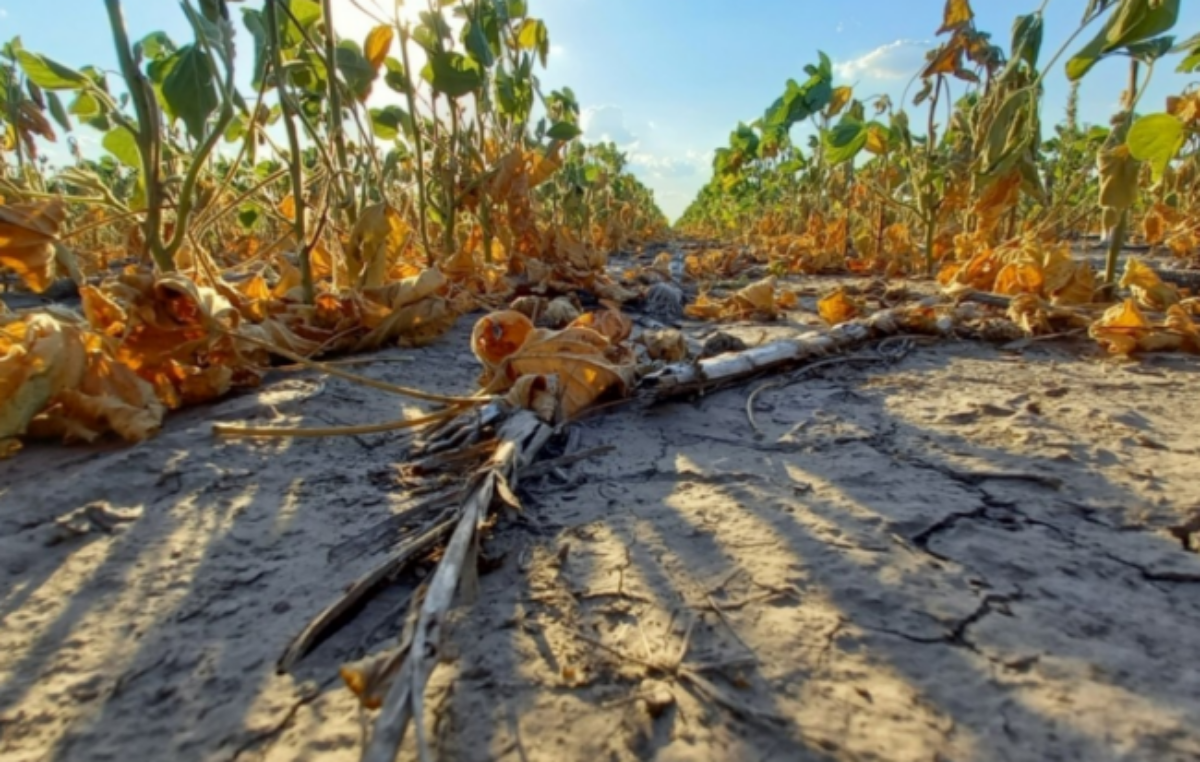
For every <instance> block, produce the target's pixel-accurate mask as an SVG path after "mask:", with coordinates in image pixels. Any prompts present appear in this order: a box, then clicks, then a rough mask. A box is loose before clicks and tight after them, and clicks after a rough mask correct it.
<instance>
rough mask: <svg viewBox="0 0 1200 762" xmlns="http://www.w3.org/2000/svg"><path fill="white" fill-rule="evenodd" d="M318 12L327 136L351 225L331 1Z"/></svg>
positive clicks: (351, 198) (350, 187)
mask: <svg viewBox="0 0 1200 762" xmlns="http://www.w3.org/2000/svg"><path fill="white" fill-rule="evenodd" d="M321 11H322V13H323V14H324V18H325V68H326V70H327V71H328V77H327V79H328V81H329V136H330V137H331V138H332V139H333V146H334V150H335V151H336V152H337V159H338V175H339V182H338V186H339V187H340V188H341V189H342V197H343V198H342V207H343V208H344V209H345V210H346V212H347V216H348V217H349V218H350V224H351V225H353V224H354V221H355V219H357V217H358V213H357V209H356V205H355V194H354V180H353V174H352V173H351V171H350V160H349V158H348V154H347V152H346V131H345V130H344V129H343V127H344V125H343V124H342V86H341V83H340V82H339V81H338V78H337V38H336V36H335V35H334V33H333V3H332V0H322V2H321Z"/></svg>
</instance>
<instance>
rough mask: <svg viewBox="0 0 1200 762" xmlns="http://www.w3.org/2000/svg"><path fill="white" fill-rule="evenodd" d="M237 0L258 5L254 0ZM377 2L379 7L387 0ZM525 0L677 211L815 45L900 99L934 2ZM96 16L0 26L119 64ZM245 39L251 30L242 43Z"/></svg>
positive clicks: (1120, 79) (21, 5)
mask: <svg viewBox="0 0 1200 762" xmlns="http://www.w3.org/2000/svg"><path fill="white" fill-rule="evenodd" d="M247 1H248V2H249V4H250V5H252V6H253V7H260V6H261V0H247ZM365 2H366V3H367V4H370V3H371V0H365ZM381 2H382V3H383V4H384V5H386V7H388V8H389V9H390V7H391V2H392V0H381ZM1040 4H1041V0H974V2H973V5H974V8H975V11H976V14H977V19H976V23H977V26H978V27H979V28H980V29H983V30H985V31H991V32H992V33H993V34H994V40H995V41H996V42H997V43H998V44H1000V45H1001V46H1002V47H1005V48H1007V47H1008V40H1009V30H1010V29H1011V26H1012V20H1013V18H1014V16H1016V15H1017V14H1019V13H1026V12H1029V11H1032V10H1034V9H1035V8H1036V7H1037V6H1039V5H1040ZM409 5H415V4H414V3H413V2H412V0H410V2H409ZM422 5H423V3H422ZM1084 5H1085V3H1084V1H1083V0H1050V2H1049V5H1048V7H1047V12H1046V26H1047V28H1046V42H1045V45H1044V47H1043V60H1044V59H1045V58H1047V57H1049V56H1050V55H1051V54H1052V53H1053V52H1054V51H1055V50H1057V49H1058V47H1059V46H1060V45H1061V44H1062V43H1063V42H1064V41H1065V40H1066V38H1067V37H1068V35H1069V34H1070V33H1071V32H1072V31H1073V30H1074V28H1075V27H1076V25H1077V24H1078V21H1079V17H1080V15H1081V14H1082V12H1083V7H1084ZM1183 5H1184V8H1183V11H1182V13H1181V17H1180V23H1179V26H1178V28H1177V32H1178V34H1179V36H1180V37H1181V38H1182V37H1186V36H1190V35H1192V34H1195V33H1197V32H1200V3H1197V2H1185V3H1184V4H1183ZM124 6H125V13H126V17H127V20H128V24H129V27H130V33H131V35H133V36H134V37H135V38H137V37H140V36H142V35H143V34H145V33H148V32H151V31H155V30H160V29H161V30H164V31H167V32H168V33H169V34H171V35H172V37H174V38H175V39H176V40H182V39H185V38H186V36H187V34H186V22H185V21H184V18H183V15H182V12H181V11H180V10H179V8H178V5H177V4H176V3H175V2H171V0H125V3H124ZM529 6H530V13H531V15H534V16H539V17H541V18H543V19H545V21H546V23H547V25H548V26H549V29H550V38H551V43H552V52H551V56H550V67H549V69H548V70H547V71H545V72H543V73H542V75H541V76H542V81H543V85H544V86H545V87H547V88H555V87H560V86H563V85H569V86H570V87H572V88H574V90H575V92H576V94H577V95H578V96H579V99H580V101H581V102H582V104H583V106H584V126H585V129H586V133H585V138H590V139H600V138H604V137H607V138H611V139H613V140H615V141H616V142H617V143H618V144H620V145H621V146H622V147H623V148H624V149H625V150H626V151H627V153H628V154H629V156H630V157H631V159H632V162H633V169H634V171H635V172H636V173H637V174H638V175H639V176H641V177H642V179H643V180H644V181H645V182H647V183H648V184H649V185H650V186H651V187H652V188H654V189H655V192H656V195H657V197H658V199H659V204H660V205H661V206H662V207H663V209H664V211H666V212H667V213H668V215H669V216H671V217H672V218H674V217H676V216H677V215H678V214H679V213H680V212H682V210H683V209H684V207H686V205H687V204H688V203H689V202H690V201H691V199H692V197H693V196H694V195H695V193H696V191H697V190H698V189H699V187H700V186H701V185H703V184H704V182H705V181H706V180H707V178H708V176H709V162H710V160H711V152H712V150H713V149H714V148H716V147H718V146H720V145H724V144H725V142H726V140H727V138H728V135H729V132H730V131H731V130H732V129H733V128H734V127H735V126H736V124H737V122H738V120H745V121H750V120H753V119H755V118H757V117H758V116H760V115H761V114H762V111H763V109H764V108H765V107H766V106H768V105H769V104H770V103H771V102H772V101H773V100H774V99H775V98H776V97H778V95H779V94H780V93H782V91H783V88H784V83H785V82H786V80H787V79H788V78H789V77H794V78H803V76H804V74H803V67H804V65H805V64H807V63H810V62H813V61H814V60H815V59H816V56H817V50H824V51H825V52H826V53H827V54H828V55H829V56H830V57H831V58H832V59H833V61H834V62H835V65H836V71H837V73H838V80H839V84H851V85H856V93H857V94H858V95H860V96H867V95H873V94H877V93H888V94H890V95H892V96H893V98H894V99H895V100H897V101H898V100H899V96H900V94H901V93H902V92H903V91H904V89H905V86H906V85H907V84H908V83H909V81H910V79H911V78H912V75H913V74H914V73H915V72H916V71H917V70H918V69H919V68H920V66H921V62H922V60H923V54H924V51H925V50H927V49H929V48H930V47H932V46H933V44H934V40H935V37H934V32H935V31H936V30H937V28H938V27H939V26H940V24H941V15H942V9H943V7H944V0H843V1H842V2H840V3H829V2H820V1H818V0H745V2H743V3H732V2H729V0H529ZM232 7H234V8H235V9H236V7H237V6H236V5H235V6H232ZM334 7H335V11H334V13H335V16H337V17H339V22H338V26H339V29H340V30H341V31H342V33H343V34H345V35H346V36H350V37H353V38H355V39H358V40H360V41H361V39H362V37H363V36H364V35H365V32H366V30H368V29H369V28H370V26H371V25H372V23H371V22H370V21H369V20H368V19H365V18H363V17H362V16H361V14H359V13H358V12H357V11H356V10H355V9H354V8H353V6H352V5H351V4H350V3H349V2H348V0H334ZM107 29H108V25H107V18H106V16H105V13H104V8H103V3H101V2H99V0H38V1H37V2H34V1H33V0H0V38H2V39H9V38H11V37H12V36H15V35H20V36H21V38H22V40H23V42H24V44H25V46H26V47H27V48H29V49H31V50H36V51H38V52H41V53H45V54H47V55H49V56H51V57H53V58H57V59H59V60H61V61H62V62H63V63H67V64H70V65H73V66H79V65H82V64H85V63H93V64H97V65H101V66H106V67H109V68H115V65H114V60H115V59H114V57H113V54H112V51H111V42H110V40H109V37H108V35H107ZM248 46H249V40H248V38H247V39H245V40H244V41H243V49H247V48H248ZM1077 46H1078V44H1077ZM1055 68H1056V70H1055V71H1054V72H1052V74H1051V76H1050V77H1049V79H1048V82H1047V114H1046V118H1047V121H1053V120H1055V119H1056V118H1057V117H1058V115H1059V114H1061V113H1062V108H1063V106H1064V104H1065V101H1066V94H1067V92H1068V87H1067V83H1066V78H1065V75H1064V74H1063V73H1062V63H1061V62H1060V64H1059V65H1058V66H1056V67H1055ZM1173 68H1174V64H1173V63H1172V64H1171V65H1164V66H1161V67H1160V70H1159V71H1158V72H1156V74H1155V79H1154V81H1153V83H1152V88H1151V91H1150V92H1149V93H1148V94H1147V95H1146V100H1144V101H1143V105H1142V110H1149V109H1153V108H1159V107H1160V105H1161V104H1162V102H1163V99H1164V98H1165V97H1166V95H1168V94H1169V93H1171V92H1177V91H1179V90H1180V89H1182V88H1183V87H1184V86H1185V85H1186V84H1187V83H1188V82H1189V81H1191V79H1190V78H1187V77H1183V76H1181V75H1177V74H1174V73H1173V71H1172V70H1173ZM1124 84H1125V66H1124V62H1123V61H1112V62H1108V63H1105V64H1102V65H1101V66H1099V67H1097V68H1096V69H1095V70H1093V71H1092V73H1091V74H1089V76H1088V78H1087V79H1086V80H1085V82H1084V85H1083V89H1082V99H1081V113H1082V118H1083V119H1084V120H1085V121H1088V122H1092V123H1103V122H1105V121H1107V119H1108V117H1109V116H1110V115H1111V114H1112V112H1113V111H1114V109H1115V107H1116V104H1117V101H1118V99H1119V97H1120V92H1121V90H1122V88H1123V87H1124ZM85 129H86V128H85ZM97 142H98V141H91V140H85V141H84V144H85V145H89V144H92V145H95V144H96V143H97Z"/></svg>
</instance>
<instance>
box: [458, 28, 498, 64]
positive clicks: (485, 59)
mask: <svg viewBox="0 0 1200 762" xmlns="http://www.w3.org/2000/svg"><path fill="white" fill-rule="evenodd" d="M463 44H464V45H465V46H466V48H467V52H468V53H470V54H471V58H474V59H475V60H476V61H478V62H479V64H480V65H481V66H483V67H484V68H485V69H489V68H491V67H492V66H493V65H494V64H495V63H496V56H495V54H494V53H493V52H492V45H491V43H490V42H489V41H488V38H487V31H486V30H485V29H484V26H483V24H482V23H480V21H479V20H472V21H468V22H467V25H466V26H465V27H463Z"/></svg>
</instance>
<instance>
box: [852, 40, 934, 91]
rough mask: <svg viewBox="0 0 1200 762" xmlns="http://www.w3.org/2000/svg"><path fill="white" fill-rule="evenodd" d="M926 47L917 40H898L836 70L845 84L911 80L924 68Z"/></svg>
mask: <svg viewBox="0 0 1200 762" xmlns="http://www.w3.org/2000/svg"><path fill="white" fill-rule="evenodd" d="M926 45H927V43H924V42H920V41H917V40H896V41H895V42H889V43H888V44H886V45H881V46H880V47H878V48H875V49H874V50H872V51H871V52H870V53H867V54H865V55H862V56H859V57H858V58H854V59H851V60H849V61H841V62H839V63H837V64H835V65H834V67H833V70H834V73H835V74H836V75H837V76H838V78H839V79H842V80H852V81H858V80H873V81H877V82H878V81H882V80H899V79H909V78H911V77H912V76H913V74H915V73H916V72H917V69H918V68H920V66H921V62H922V61H923V60H924V49H925V47H926Z"/></svg>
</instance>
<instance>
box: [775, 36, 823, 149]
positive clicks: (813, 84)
mask: <svg viewBox="0 0 1200 762" xmlns="http://www.w3.org/2000/svg"><path fill="white" fill-rule="evenodd" d="M804 70H805V71H806V72H808V74H809V79H808V81H807V82H805V83H804V84H803V85H801V84H798V83H797V82H796V81H795V80H791V79H789V80H788V83H787V90H786V91H785V92H784V94H783V96H782V97H780V98H779V99H778V100H776V101H775V103H773V104H772V105H771V107H770V108H769V109H767V111H766V113H765V114H764V115H763V126H764V127H765V128H768V129H771V130H784V131H786V130H790V129H791V128H792V125H794V124H796V123H797V122H801V121H803V120H805V119H808V118H809V117H810V116H812V115H813V114H815V113H817V112H819V111H820V110H821V109H823V108H825V107H826V106H828V105H829V103H830V101H831V100H833V65H832V63H830V61H829V57H828V56H826V55H825V54H824V53H822V54H821V64H820V65H819V66H813V65H811V64H810V65H808V66H805V67H804Z"/></svg>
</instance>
